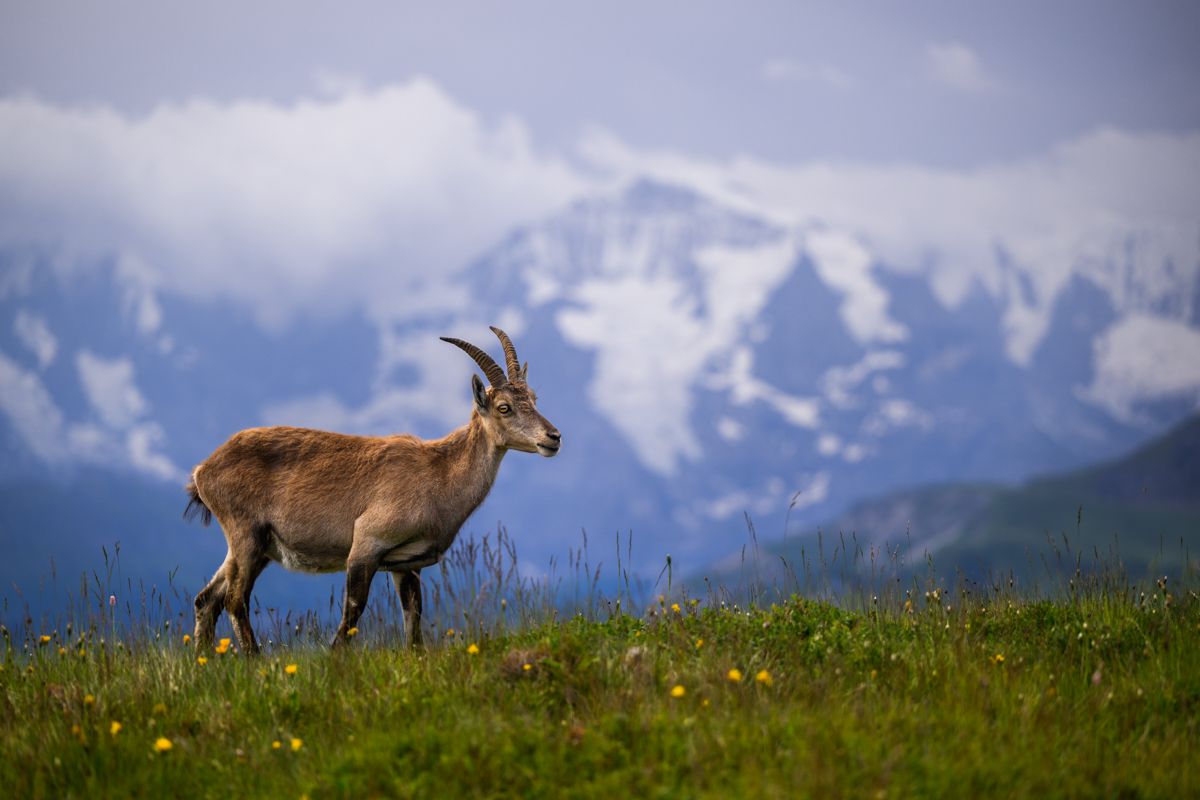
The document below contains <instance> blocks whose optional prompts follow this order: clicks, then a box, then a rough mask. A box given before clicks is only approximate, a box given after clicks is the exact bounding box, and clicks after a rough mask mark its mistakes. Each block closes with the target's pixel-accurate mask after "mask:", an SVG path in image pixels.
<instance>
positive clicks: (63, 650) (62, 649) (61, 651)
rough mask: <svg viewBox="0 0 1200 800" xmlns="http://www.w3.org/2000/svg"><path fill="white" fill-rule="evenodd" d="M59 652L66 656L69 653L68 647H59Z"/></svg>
mask: <svg viewBox="0 0 1200 800" xmlns="http://www.w3.org/2000/svg"><path fill="white" fill-rule="evenodd" d="M58 654H59V655H60V656H65V655H66V654H67V648H65V647H59V648H58Z"/></svg>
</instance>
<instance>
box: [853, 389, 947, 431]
mask: <svg viewBox="0 0 1200 800" xmlns="http://www.w3.org/2000/svg"><path fill="white" fill-rule="evenodd" d="M932 427H933V415H932V414H930V413H929V412H928V411H925V410H923V409H921V408H918V407H917V406H916V405H914V404H913V403H912V402H910V401H908V400H904V399H901V398H898V397H897V398H891V399H887V400H884V401H883V402H882V403H880V404H879V407H878V408H877V409H875V411H874V413H872V414H871V416H869V417H867V419H866V420H864V421H863V424H862V430H863V433H865V434H867V435H868V436H876V437H878V436H883V435H884V434H886V433H888V432H889V431H892V430H895V429H896V428H921V429H922V430H930V429H931V428H932Z"/></svg>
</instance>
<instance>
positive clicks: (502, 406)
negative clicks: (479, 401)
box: [496, 403, 512, 414]
mask: <svg viewBox="0 0 1200 800" xmlns="http://www.w3.org/2000/svg"><path fill="white" fill-rule="evenodd" d="M496 410H497V411H499V412H500V413H501V414H507V413H508V412H509V411H512V408H511V407H509V405H508V404H507V403H501V404H500V405H498V406H496Z"/></svg>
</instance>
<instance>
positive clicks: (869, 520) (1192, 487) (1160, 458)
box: [690, 417, 1200, 592]
mask: <svg viewBox="0 0 1200 800" xmlns="http://www.w3.org/2000/svg"><path fill="white" fill-rule="evenodd" d="M1197 558H1200V417H1193V418H1191V419H1189V420H1187V421H1185V422H1184V423H1183V424H1181V425H1179V426H1178V427H1176V428H1175V429H1173V430H1171V431H1170V432H1168V433H1167V434H1165V435H1164V436H1162V437H1160V438H1159V439H1156V440H1155V441H1153V442H1151V443H1150V444H1148V445H1146V446H1144V447H1142V448H1139V449H1138V450H1136V451H1134V452H1133V453H1130V454H1129V455H1127V456H1125V457H1123V458H1120V459H1117V460H1115V461H1112V462H1109V463H1105V464H1100V465H1097V466H1095V467H1091V468H1088V469H1084V470H1080V471H1077V472H1072V473H1068V474H1063V475H1054V476H1046V477H1043V478H1038V479H1035V480H1032V481H1030V482H1028V483H1026V484H1025V485H1022V486H1015V487H1013V486H1001V485H989V484H948V485H939V486H926V487H921V488H917V489H912V490H908V491H902V492H897V493H894V494H890V495H887V496H885V497H882V498H878V499H874V500H868V501H864V502H862V503H859V504H857V505H855V506H854V507H853V508H851V509H850V510H849V511H848V512H847V513H846V514H844V515H842V516H840V517H838V518H837V519H834V520H832V521H830V522H829V523H827V524H824V525H820V526H818V527H817V528H814V529H809V530H806V531H803V532H801V533H792V534H791V535H789V536H788V537H787V538H786V539H782V540H765V539H764V540H761V541H758V542H756V543H752V546H749V547H747V548H745V550H744V551H742V552H738V553H736V554H733V555H731V556H730V557H728V558H726V559H725V560H723V561H721V562H719V563H717V564H715V565H714V566H713V567H712V568H711V569H709V570H706V571H705V572H704V574H703V575H702V576H699V577H696V578H693V579H692V580H691V581H690V585H691V586H692V587H693V589H697V590H699V589H700V587H702V586H703V585H704V578H707V579H708V582H709V584H711V585H720V586H726V587H732V586H746V585H747V584H748V583H752V582H754V581H756V580H757V581H758V582H759V583H761V584H763V585H766V586H775V587H779V588H783V589H784V590H785V592H786V591H790V590H791V589H792V588H805V583H806V582H808V583H811V582H812V581H813V580H814V577H813V576H814V575H815V576H816V578H815V580H817V581H818V582H827V583H829V582H831V583H833V584H835V585H837V584H840V583H841V582H842V581H843V580H845V581H852V582H854V581H860V580H862V578H863V576H864V575H869V574H875V575H876V576H878V575H879V574H887V575H902V576H906V577H907V576H911V575H912V574H915V573H919V572H921V571H922V570H924V569H926V567H927V564H928V560H929V559H932V560H933V562H935V564H936V565H937V566H938V567H939V568H940V571H941V572H942V573H943V574H945V573H947V572H953V571H954V570H960V571H962V572H963V573H964V574H966V575H969V576H972V577H974V578H977V579H983V578H985V577H987V576H997V575H1006V576H1007V575H1009V574H1010V573H1011V575H1012V576H1013V577H1014V579H1015V580H1018V581H1021V582H1023V583H1024V584H1026V585H1034V584H1037V583H1039V582H1041V583H1045V582H1047V581H1049V582H1051V583H1053V582H1054V580H1055V579H1056V578H1057V577H1058V576H1060V575H1061V574H1063V573H1065V572H1069V571H1071V570H1072V569H1074V568H1075V567H1076V565H1077V563H1084V562H1087V563H1093V564H1096V563H1102V564H1104V565H1105V566H1106V567H1123V569H1124V570H1125V571H1126V572H1127V573H1128V574H1129V575H1130V576H1133V577H1142V576H1146V575H1148V574H1150V573H1152V572H1155V573H1157V572H1160V571H1167V572H1172V573H1175V574H1178V573H1179V571H1180V570H1181V568H1182V567H1183V566H1184V563H1185V562H1186V561H1189V560H1190V561H1192V562H1194V561H1195V560H1196V559H1197Z"/></svg>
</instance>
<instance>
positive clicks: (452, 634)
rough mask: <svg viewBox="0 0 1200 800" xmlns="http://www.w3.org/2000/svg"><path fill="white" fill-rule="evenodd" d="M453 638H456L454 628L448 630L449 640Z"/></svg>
mask: <svg viewBox="0 0 1200 800" xmlns="http://www.w3.org/2000/svg"><path fill="white" fill-rule="evenodd" d="M453 636H454V628H450V629H448V630H447V631H446V637H447V638H451V637H453Z"/></svg>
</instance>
